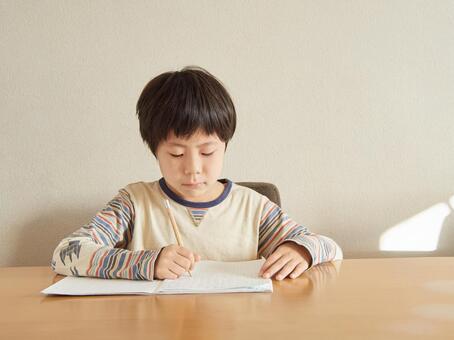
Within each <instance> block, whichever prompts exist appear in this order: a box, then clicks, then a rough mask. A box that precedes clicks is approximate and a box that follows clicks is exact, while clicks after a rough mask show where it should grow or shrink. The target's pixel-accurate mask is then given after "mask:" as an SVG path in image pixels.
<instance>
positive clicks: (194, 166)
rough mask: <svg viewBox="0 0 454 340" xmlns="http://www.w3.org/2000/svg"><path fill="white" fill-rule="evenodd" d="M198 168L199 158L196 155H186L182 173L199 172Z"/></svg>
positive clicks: (199, 166)
mask: <svg viewBox="0 0 454 340" xmlns="http://www.w3.org/2000/svg"><path fill="white" fill-rule="evenodd" d="M200 168H201V165H200V160H198V159H197V157H188V159H187V161H186V162H185V165H184V173H185V175H192V174H200V172H201V169H200Z"/></svg>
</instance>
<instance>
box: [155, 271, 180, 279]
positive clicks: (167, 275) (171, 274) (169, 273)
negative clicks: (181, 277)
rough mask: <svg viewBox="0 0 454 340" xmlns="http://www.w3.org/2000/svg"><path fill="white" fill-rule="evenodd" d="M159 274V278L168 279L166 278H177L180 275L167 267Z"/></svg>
mask: <svg viewBox="0 0 454 340" xmlns="http://www.w3.org/2000/svg"><path fill="white" fill-rule="evenodd" d="M158 275H159V276H158V278H159V280H166V279H169V280H175V279H177V278H178V275H177V274H175V273H174V272H172V271H170V270H169V269H165V270H163V271H161V272H159V274H158Z"/></svg>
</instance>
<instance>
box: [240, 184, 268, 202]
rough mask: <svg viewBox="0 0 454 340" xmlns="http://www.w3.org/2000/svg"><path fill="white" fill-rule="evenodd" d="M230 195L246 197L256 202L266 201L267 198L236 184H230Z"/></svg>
mask: <svg viewBox="0 0 454 340" xmlns="http://www.w3.org/2000/svg"><path fill="white" fill-rule="evenodd" d="M232 195H233V196H248V197H253V198H255V199H257V200H260V201H268V197H266V196H265V195H263V194H261V193H259V192H258V191H256V190H254V189H251V188H249V187H247V186H244V185H241V184H237V183H232Z"/></svg>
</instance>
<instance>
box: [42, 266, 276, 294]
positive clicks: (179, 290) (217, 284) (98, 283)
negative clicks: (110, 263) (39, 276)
mask: <svg viewBox="0 0 454 340" xmlns="http://www.w3.org/2000/svg"><path fill="white" fill-rule="evenodd" d="M264 262H265V259H263V258H262V259H260V260H254V261H240V262H221V261H200V262H198V263H197V264H196V266H195V268H194V270H193V271H192V272H191V273H192V277H190V276H189V275H188V274H185V275H183V276H181V277H180V278H178V279H176V280H162V281H161V280H156V281H136V280H122V279H114V280H113V279H98V278H88V277H66V278H64V279H62V280H60V281H58V282H57V283H55V284H53V285H52V286H50V287H48V288H46V289H44V290H43V291H41V293H43V294H47V295H120V294H121V295H125V294H137V295H152V294H208V293H240V292H250V293H253V292H272V291H273V284H272V282H271V279H264V278H261V277H259V276H258V273H259V270H260V268H261V267H262V265H263V263H264Z"/></svg>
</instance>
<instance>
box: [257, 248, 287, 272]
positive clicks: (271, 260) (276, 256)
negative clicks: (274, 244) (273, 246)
mask: <svg viewBox="0 0 454 340" xmlns="http://www.w3.org/2000/svg"><path fill="white" fill-rule="evenodd" d="M281 256H282V254H281V253H280V252H279V251H276V252H274V253H272V254H271V255H270V256H268V258H267V259H266V261H265V263H264V264H263V266H262V268H260V271H259V275H260V276H261V275H262V274H263V273H264V272H265V271H266V270H267V269H268V268H269V267H270V266H271V265H272V264H273V263H274V262H276V261H277V260H279V258H280V257H281Z"/></svg>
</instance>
